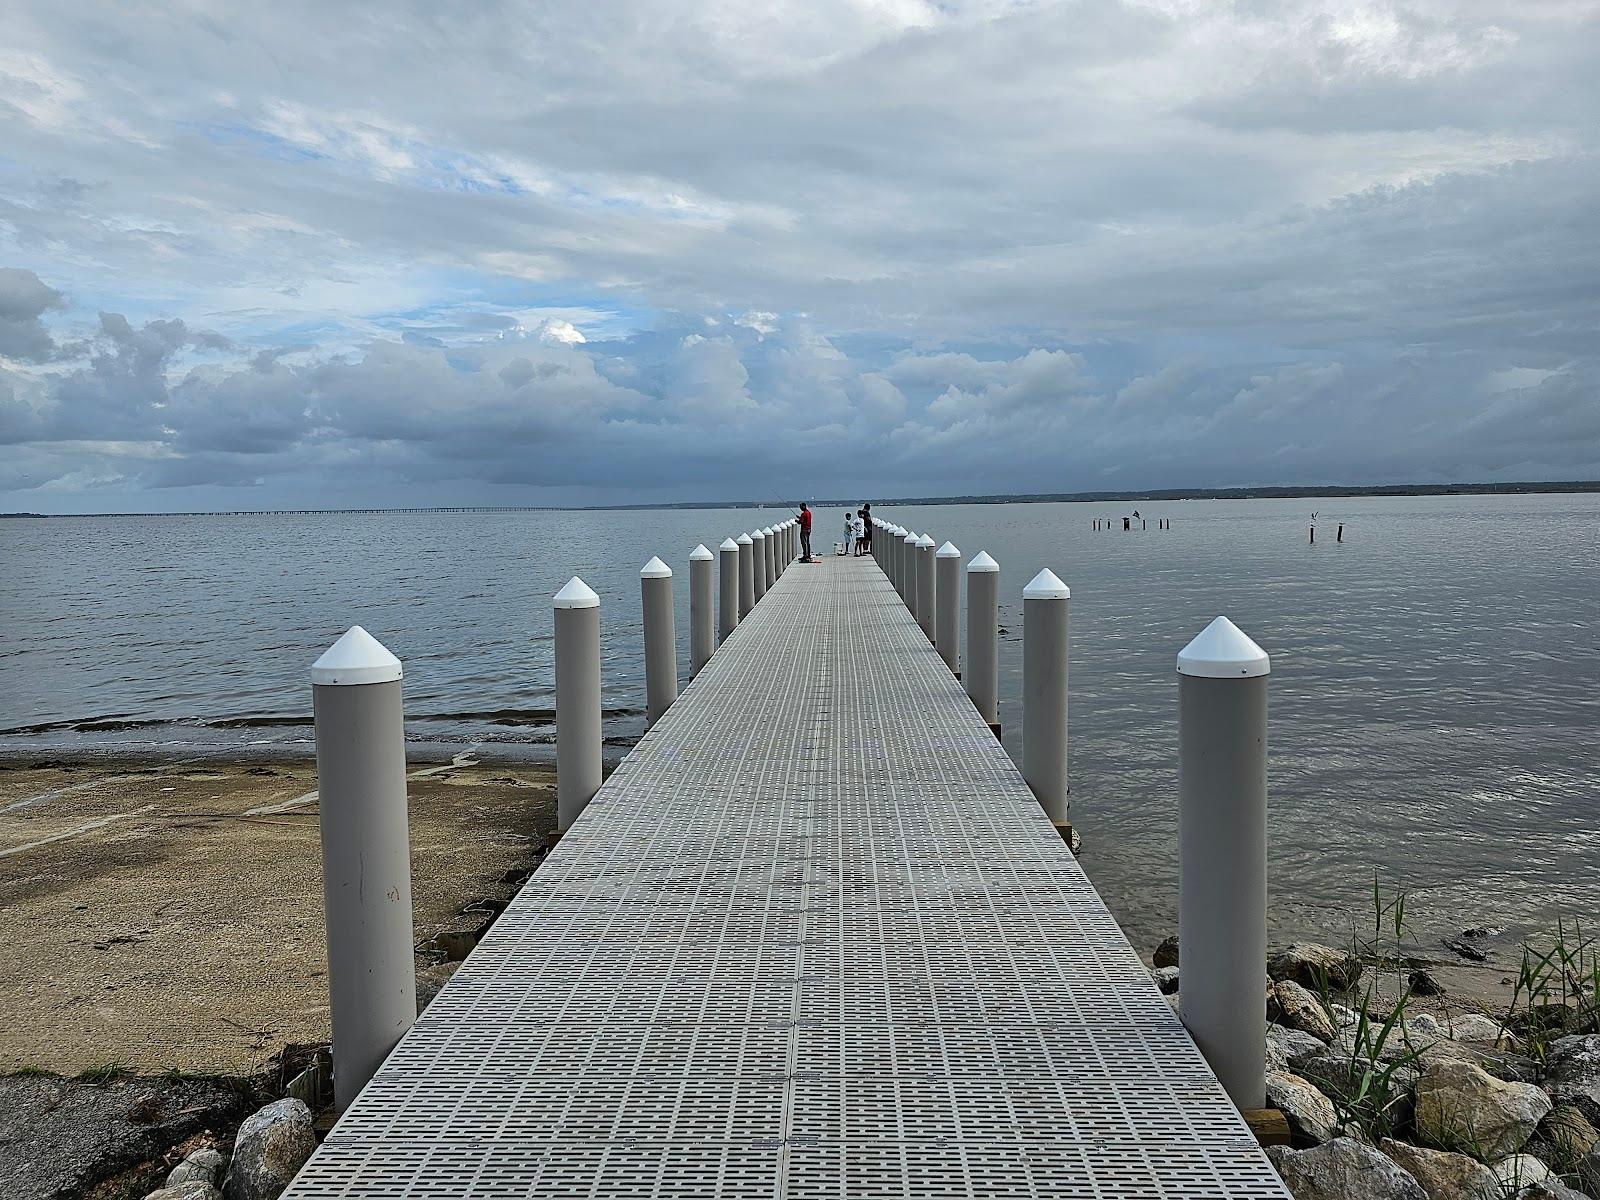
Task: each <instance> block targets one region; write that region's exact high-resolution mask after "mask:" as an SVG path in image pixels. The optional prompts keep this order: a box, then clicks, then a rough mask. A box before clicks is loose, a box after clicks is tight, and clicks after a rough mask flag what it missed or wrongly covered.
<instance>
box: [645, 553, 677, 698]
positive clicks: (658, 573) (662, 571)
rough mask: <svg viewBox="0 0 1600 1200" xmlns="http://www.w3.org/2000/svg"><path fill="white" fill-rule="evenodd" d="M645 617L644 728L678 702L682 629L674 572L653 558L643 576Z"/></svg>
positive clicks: (646, 565)
mask: <svg viewBox="0 0 1600 1200" xmlns="http://www.w3.org/2000/svg"><path fill="white" fill-rule="evenodd" d="M639 601H640V604H641V605H642V608H643V616H644V727H645V728H646V729H649V728H650V727H651V726H652V725H654V724H655V723H656V722H657V721H659V720H660V719H661V717H662V714H663V713H665V712H666V711H667V709H669V708H671V707H672V702H673V701H674V700H676V699H677V698H678V625H677V621H676V620H675V619H674V617H673V613H672V568H671V567H669V566H667V564H666V563H664V562H662V561H661V560H660V559H659V558H652V559H651V560H650V561H649V562H647V563H645V565H644V567H643V569H641V570H640V572H639Z"/></svg>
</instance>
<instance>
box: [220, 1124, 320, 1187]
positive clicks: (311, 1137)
mask: <svg viewBox="0 0 1600 1200" xmlns="http://www.w3.org/2000/svg"><path fill="white" fill-rule="evenodd" d="M316 1148H317V1137H316V1134H315V1133H314V1132H313V1131H312V1128H311V1110H310V1109H309V1108H307V1107H306V1106H305V1105H304V1104H303V1103H301V1102H300V1101H299V1100H279V1101H278V1102H277V1103H276V1104H269V1105H267V1106H266V1107H265V1108H263V1109H261V1110H260V1111H259V1112H256V1113H253V1114H252V1115H251V1116H250V1117H249V1118H247V1119H246V1120H245V1123H244V1124H243V1125H241V1126H239V1136H238V1137H237V1138H236V1139H235V1140H234V1143H233V1165H232V1166H230V1167H229V1168H228V1181H227V1183H226V1184H225V1185H224V1187H223V1194H224V1195H225V1196H226V1197H227V1200H278V1195H279V1194H280V1193H281V1192H282V1191H283V1189H284V1188H286V1187H288V1186H289V1181H290V1180H292V1179H293V1178H294V1177H295V1173H296V1172H297V1171H299V1170H300V1168H301V1167H303V1166H304V1165H305V1162H306V1159H308V1158H310V1157H311V1152H312V1151H313V1150H315V1149H316Z"/></svg>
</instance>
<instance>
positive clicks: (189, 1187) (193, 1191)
mask: <svg viewBox="0 0 1600 1200" xmlns="http://www.w3.org/2000/svg"><path fill="white" fill-rule="evenodd" d="M144 1200H222V1193H221V1192H219V1191H217V1189H216V1188H215V1187H213V1186H212V1185H211V1184H209V1183H207V1182H206V1181H205V1180H204V1179H190V1180H188V1181H187V1182H185V1183H179V1184H168V1185H167V1186H166V1187H163V1188H158V1189H157V1190H156V1191H153V1192H151V1193H150V1194H149V1195H148V1196H146V1197H145V1198H144Z"/></svg>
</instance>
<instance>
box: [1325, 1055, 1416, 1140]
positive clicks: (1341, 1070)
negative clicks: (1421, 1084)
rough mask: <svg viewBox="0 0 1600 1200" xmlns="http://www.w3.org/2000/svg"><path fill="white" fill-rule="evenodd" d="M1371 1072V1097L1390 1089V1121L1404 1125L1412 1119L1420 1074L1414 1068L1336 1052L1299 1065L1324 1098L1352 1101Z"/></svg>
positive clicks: (1369, 1084) (1368, 1083) (1367, 1085)
mask: <svg viewBox="0 0 1600 1200" xmlns="http://www.w3.org/2000/svg"><path fill="white" fill-rule="evenodd" d="M1369 1071H1371V1072H1372V1075H1373V1078H1372V1079H1371V1080H1370V1081H1368V1082H1367V1083H1366V1087H1367V1090H1368V1095H1369V1096H1370V1097H1374V1098H1375V1097H1376V1093H1377V1091H1378V1090H1379V1089H1381V1088H1384V1087H1387V1089H1388V1092H1389V1095H1388V1096H1387V1097H1386V1098H1385V1099H1384V1103H1385V1104H1387V1105H1388V1107H1389V1119H1390V1121H1391V1123H1392V1124H1395V1125H1403V1124H1405V1123H1406V1122H1407V1121H1409V1120H1410V1119H1411V1091H1412V1089H1413V1088H1415V1087H1416V1084H1417V1072H1416V1070H1415V1069H1413V1068H1412V1067H1410V1066H1408V1065H1404V1064H1402V1065H1399V1066H1393V1067H1392V1068H1391V1067H1390V1066H1389V1065H1386V1064H1384V1063H1373V1062H1372V1061H1371V1060H1369V1059H1365V1058H1360V1057H1352V1056H1350V1055H1348V1054H1339V1053H1335V1052H1333V1051H1327V1052H1324V1053H1322V1054H1319V1055H1317V1056H1316V1057H1314V1058H1308V1059H1306V1060H1305V1061H1304V1062H1302V1063H1301V1064H1300V1074H1302V1075H1304V1076H1305V1077H1306V1078H1307V1079H1309V1080H1311V1082H1312V1083H1314V1084H1316V1085H1317V1087H1319V1088H1321V1089H1322V1091H1323V1092H1324V1093H1325V1094H1327V1095H1329V1096H1336V1097H1339V1098H1341V1099H1345V1100H1351V1099H1353V1098H1354V1097H1355V1096H1356V1095H1357V1094H1358V1093H1359V1092H1360V1090H1361V1088H1362V1086H1363V1080H1364V1078H1365V1076H1366V1074H1367V1073H1368V1072H1369ZM1385 1077H1386V1078H1385Z"/></svg>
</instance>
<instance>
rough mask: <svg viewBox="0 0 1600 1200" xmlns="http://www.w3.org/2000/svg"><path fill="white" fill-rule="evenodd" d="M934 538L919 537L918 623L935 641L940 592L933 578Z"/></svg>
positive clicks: (924, 535) (929, 637)
mask: <svg viewBox="0 0 1600 1200" xmlns="http://www.w3.org/2000/svg"><path fill="white" fill-rule="evenodd" d="M933 547H934V540H933V538H931V537H930V536H928V535H927V534H923V535H922V536H921V537H920V538H918V539H917V624H919V625H921V626H922V632H923V633H925V634H927V635H928V640H929V641H930V642H931V641H933V639H934V637H935V636H936V635H937V633H938V626H937V625H936V622H937V620H938V607H939V593H938V590H937V589H936V587H935V585H934V578H933Z"/></svg>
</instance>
